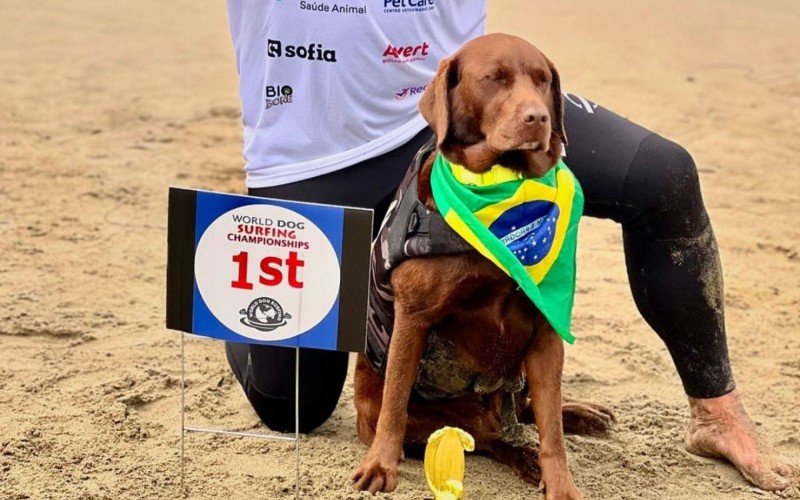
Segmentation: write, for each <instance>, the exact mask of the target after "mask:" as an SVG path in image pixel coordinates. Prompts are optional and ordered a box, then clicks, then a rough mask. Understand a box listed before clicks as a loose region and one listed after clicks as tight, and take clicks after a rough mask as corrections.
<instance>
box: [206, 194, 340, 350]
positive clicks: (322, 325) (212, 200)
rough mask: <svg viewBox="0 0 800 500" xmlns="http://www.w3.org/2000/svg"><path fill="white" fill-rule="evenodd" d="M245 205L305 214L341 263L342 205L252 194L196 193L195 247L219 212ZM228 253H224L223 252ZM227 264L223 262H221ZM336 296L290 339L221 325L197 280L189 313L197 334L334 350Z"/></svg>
mask: <svg viewBox="0 0 800 500" xmlns="http://www.w3.org/2000/svg"><path fill="white" fill-rule="evenodd" d="M248 205H273V206H278V207H283V208H286V209H289V210H292V211H294V212H297V213H299V214H300V215H302V216H304V217H306V218H307V219H309V220H310V221H312V222H313V223H314V224H316V225H317V227H319V228H320V230H322V232H323V233H324V234H325V236H327V238H328V240H329V241H330V243H331V245H332V246H333V249H334V251H335V252H336V258H337V260H338V262H339V266H340V267H341V265H342V229H343V224H344V209H343V208H340V207H334V206H326V205H313V204H305V203H293V202H290V201H283V200H274V199H269V198H256V197H251V196H240V195H228V194H220V193H212V192H203V191H200V192H198V193H197V212H196V214H197V215H196V222H195V241H194V243H195V248H196V247H197V245H198V243H199V242H200V238H201V237H202V236H203V233H204V232H205V231H206V229H208V227H209V226H210V225H211V224H212V223H213V222H214V221H215V220H216V219H217V218H219V217H220V216H221V215H223V214H225V213H227V212H229V211H231V210H233V209H236V208H240V207H243V206H248ZM226 257H228V256H226ZM225 264H227V262H225ZM341 291H342V290H341V287H340V289H339V295H337V297H336V301H335V302H334V304H333V306H332V307H331V309H330V310H329V311H328V314H327V315H326V316H325V317H324V318H323V319H322V321H320V322H319V323H318V324H317V325H316V326H314V327H313V328H311V329H310V330H308V331H307V332H305V333H302V334H300V335H298V336H296V337H292V338H290V339H285V340H278V341H264V340H256V339H252V338H248V337H243V336H241V335H239V334H237V333H236V332H234V331H232V330H231V329H229V328H228V327H226V326H225V325H223V324H222V323H221V322H220V321H219V320H218V319H217V318H216V317H215V316H214V314H213V313H212V312H211V311H210V310H209V308H208V306H207V305H206V303H205V301H204V300H203V297H202V295H201V294H200V290H199V289H198V287H197V280H196V279H195V280H194V284H193V296H194V310H193V316H192V331H193V332H194V333H195V334H197V335H201V336H207V337H213V338H217V339H220V340H226V341H231V342H242V343H247V344H263V345H277V346H284V347H311V348H316V349H326V350H336V349H337V335H338V328H339V299H340V295H341Z"/></svg>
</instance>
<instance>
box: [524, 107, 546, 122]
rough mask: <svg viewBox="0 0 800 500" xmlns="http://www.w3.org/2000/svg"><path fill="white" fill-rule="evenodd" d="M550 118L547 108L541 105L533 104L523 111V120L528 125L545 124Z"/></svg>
mask: <svg viewBox="0 0 800 500" xmlns="http://www.w3.org/2000/svg"><path fill="white" fill-rule="evenodd" d="M549 118H550V116H549V115H548V113H547V110H546V109H544V108H540V107H534V106H531V107H529V108H526V109H525V110H524V111H523V112H522V121H523V122H524V123H525V124H527V125H538V124H545V123H547V120H548V119H549Z"/></svg>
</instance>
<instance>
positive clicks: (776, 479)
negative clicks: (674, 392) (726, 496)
mask: <svg viewBox="0 0 800 500" xmlns="http://www.w3.org/2000/svg"><path fill="white" fill-rule="evenodd" d="M689 407H690V408H691V411H692V420H691V422H690V423H689V430H688V431H687V432H686V450H687V451H689V453H694V454H695V455H700V456H702V457H709V458H722V459H725V460H727V461H729V462H731V463H732V464H733V465H734V467H736V468H737V469H738V470H739V472H741V473H742V475H743V476H744V477H745V479H747V480H748V481H750V482H751V483H753V484H754V485H756V486H758V487H759V488H761V489H764V490H769V491H777V490H783V489H785V488H786V487H788V486H789V484H790V483H791V481H790V478H792V477H795V476H797V475H798V473H800V469H798V468H797V467H796V466H793V465H790V464H788V463H786V462H785V461H784V460H783V459H782V458H781V457H779V456H778V455H776V453H775V452H774V451H773V450H772V448H770V447H769V446H768V445H767V444H766V443H764V442H763V440H762V439H761V438H759V437H758V434H757V432H756V427H755V424H754V423H753V421H752V420H750V417H749V416H748V415H747V412H746V411H745V409H744V406H742V403H741V401H739V397H738V395H737V394H736V392H735V391H734V392H731V393H729V394H726V395H724V396H720V397H718V398H711V399H695V398H689Z"/></svg>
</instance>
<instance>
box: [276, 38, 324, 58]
mask: <svg viewBox="0 0 800 500" xmlns="http://www.w3.org/2000/svg"><path fill="white" fill-rule="evenodd" d="M267 57H286V58H294V57H297V58H300V59H307V60H309V61H325V62H336V51H335V50H331V49H326V48H324V47H323V46H322V44H321V43H309V44H308V45H288V44H287V45H284V44H283V42H281V41H280V40H273V39H271V38H270V39H269V40H267Z"/></svg>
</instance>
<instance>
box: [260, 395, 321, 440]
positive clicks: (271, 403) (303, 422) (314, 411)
mask: <svg viewBox="0 0 800 500" xmlns="http://www.w3.org/2000/svg"><path fill="white" fill-rule="evenodd" d="M253 408H254V409H255V410H256V413H257V414H258V417H259V418H260V419H261V421H262V422H264V424H265V425H266V426H267V427H269V428H270V429H271V430H273V431H276V432H294V430H295V416H294V415H295V413H294V410H295V407H294V400H293V399H279V398H265V400H264V401H261V402H259V404H257V405H256V404H254V405H253ZM335 409H336V404H335V403H334V404H329V403H327V402H322V401H319V402H307V401H303V400H302V399H301V400H300V419H299V421H298V422H297V423H298V424H299V430H300V432H302V433H304V434H305V433H309V432H311V431H313V430H314V429H316V428H317V427H319V426H320V425H322V424H323V423H325V421H327V420H328V418H330V416H331V415H332V414H333V411H334V410H335Z"/></svg>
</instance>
